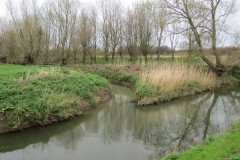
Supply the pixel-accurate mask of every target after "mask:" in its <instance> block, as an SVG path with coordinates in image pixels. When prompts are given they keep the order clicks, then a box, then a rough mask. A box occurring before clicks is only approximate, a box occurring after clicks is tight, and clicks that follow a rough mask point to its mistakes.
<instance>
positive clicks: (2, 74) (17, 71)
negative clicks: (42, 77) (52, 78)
mask: <svg viewBox="0 0 240 160" xmlns="http://www.w3.org/2000/svg"><path fill="white" fill-rule="evenodd" d="M38 68H39V67H36V66H22V65H13V64H0V81H4V80H13V79H16V78H20V77H23V75H24V72H25V73H26V74H30V73H32V72H35V71H37V70H38Z"/></svg>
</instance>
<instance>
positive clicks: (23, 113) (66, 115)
mask: <svg viewBox="0 0 240 160" xmlns="http://www.w3.org/2000/svg"><path fill="white" fill-rule="evenodd" d="M111 97H112V93H111V91H110V85H109V83H108V81H107V80H106V79H105V78H103V77H101V76H98V75H95V74H90V73H79V72H73V71H69V70H65V69H59V68H58V69H56V68H55V69H49V70H48V71H46V70H45V71H44V70H42V71H39V72H38V73H37V74H34V75H29V76H28V77H26V79H25V80H22V79H18V80H13V81H1V82H0V112H1V115H0V117H1V118H0V133H5V132H10V131H16V130H22V129H24V128H29V127H32V126H37V125H48V124H51V123H53V122H58V121H62V120H66V119H71V118H73V117H75V116H79V115H81V114H82V111H83V110H86V109H89V108H92V107H95V106H96V105H97V104H99V103H101V102H103V101H106V100H109V99H110V98H111Z"/></svg>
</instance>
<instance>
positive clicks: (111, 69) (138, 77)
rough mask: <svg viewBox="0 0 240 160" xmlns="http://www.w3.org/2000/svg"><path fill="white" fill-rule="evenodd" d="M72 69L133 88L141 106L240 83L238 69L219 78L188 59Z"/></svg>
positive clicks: (136, 99) (135, 98)
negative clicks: (190, 62) (186, 61)
mask: <svg viewBox="0 0 240 160" xmlns="http://www.w3.org/2000/svg"><path fill="white" fill-rule="evenodd" d="M70 68H72V69H74V70H77V71H84V72H86V73H88V72H91V73H94V74H98V75H100V76H102V77H105V78H106V79H107V80H108V81H109V82H110V83H112V84H116V85H121V86H125V87H128V88H131V89H133V90H134V93H135V96H134V99H133V101H134V102H135V103H136V104H137V105H138V106H146V105H151V104H158V103H161V102H168V101H171V100H174V99H179V98H182V97H185V96H190V95H195V94H199V93H202V92H205V91H209V90H212V89H213V88H218V87H221V86H222V85H232V84H234V85H235V84H238V83H239V80H238V79H237V76H238V77H239V74H238V70H236V71H235V72H234V73H230V74H229V75H226V76H224V77H217V76H216V75H215V74H214V73H212V72H211V71H210V70H209V69H208V68H207V67H206V66H204V65H200V64H197V65H194V64H189V63H184V62H171V63H165V62H161V63H153V64H152V63H149V64H144V65H129V64H122V65H80V66H77V65H75V66H71V67H70Z"/></svg>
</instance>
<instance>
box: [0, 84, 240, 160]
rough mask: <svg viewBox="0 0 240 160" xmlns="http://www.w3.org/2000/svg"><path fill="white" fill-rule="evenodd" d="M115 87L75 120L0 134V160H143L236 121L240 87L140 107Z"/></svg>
mask: <svg viewBox="0 0 240 160" xmlns="http://www.w3.org/2000/svg"><path fill="white" fill-rule="evenodd" d="M113 88H114V90H115V92H116V95H115V98H114V99H112V100H111V101H109V102H108V103H105V104H103V105H102V106H100V107H99V108H97V109H95V110H93V111H91V112H87V113H85V115H84V116H83V117H81V118H79V119H76V120H72V121H68V122H64V123H61V124H55V125H52V126H49V127H45V128H34V129H30V130H27V131H25V132H22V133H12V134H6V135H1V136H0V146H1V147H0V152H1V154H0V160H5V159H8V160H11V159H12V160H15V159H24V160H27V159H29V160H30V159H35V160H37V159H51V160H55V159H56V160H61V159H63V160H65V159H73V160H74V159H79V158H81V159H86V160H95V159H99V160H112V159H115V160H118V159H119V160H122V159H125V160H145V159H148V158H151V157H152V156H153V155H154V156H155V155H158V156H164V155H165V154H167V153H169V152H172V151H178V150H185V149H187V148H188V147H190V146H193V145H196V144H197V143H199V142H201V141H202V140H203V139H205V138H206V137H207V136H209V135H213V134H217V133H220V132H222V131H224V130H225V129H226V128H227V127H228V126H229V125H230V124H231V123H232V122H234V121H236V120H237V119H239V117H240V115H239V112H240V88H239V87H232V88H224V89H220V90H216V91H214V92H208V93H204V94H201V95H198V96H192V97H188V98H184V99H182V100H177V101H174V102H170V103H164V104H161V105H158V106H149V107H144V108H137V107H135V106H134V104H133V103H131V97H132V95H131V94H132V92H131V91H130V90H128V89H126V88H123V87H117V86H114V87H113Z"/></svg>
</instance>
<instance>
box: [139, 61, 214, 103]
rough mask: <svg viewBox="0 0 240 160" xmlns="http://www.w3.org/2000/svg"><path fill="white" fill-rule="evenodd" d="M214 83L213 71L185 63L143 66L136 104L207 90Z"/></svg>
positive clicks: (160, 100)
mask: <svg viewBox="0 0 240 160" xmlns="http://www.w3.org/2000/svg"><path fill="white" fill-rule="evenodd" d="M215 85H216V77H215V75H214V74H213V73H211V72H207V71H205V70H204V69H202V68H199V67H196V66H193V65H188V64H186V63H171V64H169V63H165V64H161V65H155V66H154V67H153V66H149V67H145V68H144V69H143V70H142V72H141V75H140V80H139V82H138V83H137V85H136V93H135V97H136V101H137V103H138V105H148V104H155V103H159V102H163V101H169V100H172V99H175V98H179V97H183V96H187V95H191V94H195V93H199V92H202V91H205V90H209V89H211V88H212V87H214V86H215Z"/></svg>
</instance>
